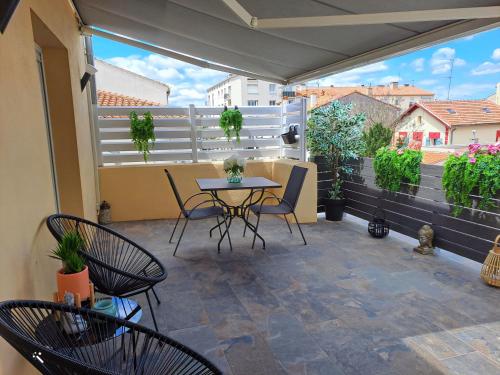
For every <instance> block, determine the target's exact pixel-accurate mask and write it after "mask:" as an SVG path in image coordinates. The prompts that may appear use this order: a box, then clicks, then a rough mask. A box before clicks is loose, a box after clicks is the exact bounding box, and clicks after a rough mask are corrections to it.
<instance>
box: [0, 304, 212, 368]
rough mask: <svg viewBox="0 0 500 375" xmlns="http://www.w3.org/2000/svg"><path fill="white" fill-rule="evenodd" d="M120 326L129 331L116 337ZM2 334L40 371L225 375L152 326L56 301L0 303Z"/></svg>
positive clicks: (122, 329)
mask: <svg viewBox="0 0 500 375" xmlns="http://www.w3.org/2000/svg"><path fill="white" fill-rule="evenodd" d="M68 327H70V328H68ZM117 330H118V331H119V332H124V331H125V332H126V333H125V334H121V335H117V334H115V332H117ZM0 336H2V337H3V338H4V339H5V340H6V341H7V342H8V343H9V344H11V345H12V346H13V347H14V348H15V349H16V350H17V351H18V352H19V353H20V354H21V355H22V356H23V357H24V358H26V360H28V361H29V362H30V363H31V364H32V365H33V366H35V367H36V368H37V369H38V370H39V371H40V372H41V373H42V374H50V375H59V374H61V375H62V374H68V375H69V374H108V375H111V374H116V375H118V374H124V375H132V374H142V375H149V374H162V375H163V374H176V375H194V374H196V375H211V374H222V372H221V371H220V370H218V369H217V368H216V367H215V366H214V365H213V364H212V363H211V362H210V361H208V360H207V359H205V358H203V357H202V356H201V355H199V354H197V353H195V352H194V351H192V350H191V349H189V348H187V347H185V346H184V345H182V344H180V343H178V342H177V341H175V340H172V339H170V338H168V337H166V336H164V335H161V334H159V333H157V332H155V331H153V330H150V329H148V328H145V327H143V326H140V325H137V324H134V323H130V322H128V321H126V320H122V319H118V318H114V317H111V316H108V315H104V314H101V313H97V312H94V311H92V310H89V309H84V308H82V309H78V308H76V307H70V306H68V305H61V304H56V303H52V302H44V301H7V302H3V303H0Z"/></svg>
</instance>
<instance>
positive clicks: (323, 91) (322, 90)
mask: <svg viewBox="0 0 500 375" xmlns="http://www.w3.org/2000/svg"><path fill="white" fill-rule="evenodd" d="M354 91H357V92H360V93H361V94H365V95H369V96H434V93H433V92H430V91H426V90H423V89H421V88H419V87H416V86H405V85H403V86H399V85H398V86H397V87H391V86H370V87H368V86H349V87H347V86H346V87H335V86H334V87H308V88H306V89H303V90H298V91H297V95H299V96H310V95H316V96H317V99H318V101H319V100H320V98H321V97H323V96H327V97H331V99H330V100H328V101H331V100H334V99H336V98H338V97H341V96H345V95H348V94H351V93H352V92H354Z"/></svg>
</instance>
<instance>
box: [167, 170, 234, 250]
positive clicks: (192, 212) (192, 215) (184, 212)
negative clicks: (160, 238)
mask: <svg viewBox="0 0 500 375" xmlns="http://www.w3.org/2000/svg"><path fill="white" fill-rule="evenodd" d="M164 171H165V175H166V176H167V179H168V180H169V183H170V187H171V188H172V190H173V191H174V195H175V198H176V200H177V204H178V205H179V209H180V212H179V216H177V220H176V222H175V225H174V229H173V230H172V234H171V235H170V238H169V240H168V242H169V243H172V239H173V238H174V234H175V231H176V229H177V226H178V224H179V221H180V219H181V217H184V225H183V226H182V229H181V234H180V236H179V239H178V240H177V244H176V246H175V249H174V253H173V256H175V255H176V254H177V250H178V248H179V245H180V243H181V241H182V238H183V236H184V231H185V230H186V227H187V224H188V222H189V221H190V220H204V219H209V218H212V217H215V218H216V219H217V226H216V227H218V228H219V233H220V236H221V240H220V241H219V243H218V244H217V251H218V253H220V244H221V242H222V240H223V238H224V236H225V235H226V233H227V238H228V241H229V248H230V249H231V251H232V250H233V245H232V243H231V236H230V235H229V230H228V224H227V216H228V215H229V214H228V212H229V208H228V207H226V206H223V205H222V203H221V201H220V200H217V199H216V198H215V197H214V196H213V195H212V194H211V193H209V192H201V193H197V194H194V195H191V196H190V197H189V198H187V199H186V200H185V201H182V199H181V197H180V195H179V193H178V190H177V186H176V185H175V181H174V179H173V177H172V174H171V173H170V172H169V171H168V170H167V169H165V170H164ZM201 195H209V196H210V198H211V199H206V200H204V201H202V202H200V203H198V204H196V205H195V206H193V207H192V208H190V209H186V205H187V203H188V202H189V201H190V200H191V199H193V198H195V197H198V196H201ZM207 203H212V207H220V208H221V210H220V211H219V210H214V211H213V212H212V213H207V214H206V215H202V216H196V210H197V209H198V210H199V209H200V206H202V205H205V204H207ZM203 208H206V207H201V209H203ZM221 218H222V221H220V219H221ZM222 224H224V226H225V228H226V230H225V232H224V233H222V230H221V225H222ZM214 228H215V227H214ZM210 237H212V231H210Z"/></svg>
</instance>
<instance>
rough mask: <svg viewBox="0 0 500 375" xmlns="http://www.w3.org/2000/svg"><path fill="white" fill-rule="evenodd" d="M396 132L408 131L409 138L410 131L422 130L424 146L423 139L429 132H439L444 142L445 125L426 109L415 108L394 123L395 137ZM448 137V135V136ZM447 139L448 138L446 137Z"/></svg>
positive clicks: (395, 135) (396, 135)
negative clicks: (419, 118) (396, 123)
mask: <svg viewBox="0 0 500 375" xmlns="http://www.w3.org/2000/svg"><path fill="white" fill-rule="evenodd" d="M419 116H421V118H422V120H421V123H419V122H418V117H419ZM398 132H408V136H409V137H410V139H411V136H412V134H411V133H412V132H423V133H424V134H423V136H424V142H423V145H424V146H425V139H426V138H428V137H429V132H439V133H441V140H442V142H443V145H444V144H445V134H446V127H445V126H444V125H443V123H442V122H440V121H438V120H437V119H436V118H435V117H434V116H432V115H430V114H429V113H428V112H427V111H424V110H423V109H421V108H417V109H416V110H414V111H413V112H412V113H410V114H409V115H408V116H405V117H404V118H403V119H402V121H401V122H400V123H399V124H398V125H396V129H395V132H394V137H395V139H397V137H398ZM448 137H449V136H448ZM448 141H449V139H448Z"/></svg>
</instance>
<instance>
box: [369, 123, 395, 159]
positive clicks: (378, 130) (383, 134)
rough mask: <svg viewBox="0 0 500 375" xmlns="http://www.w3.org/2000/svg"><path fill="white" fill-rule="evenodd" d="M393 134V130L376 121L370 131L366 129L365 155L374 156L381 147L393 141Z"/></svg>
mask: <svg viewBox="0 0 500 375" xmlns="http://www.w3.org/2000/svg"><path fill="white" fill-rule="evenodd" d="M392 135H393V131H392V130H391V129H389V128H386V127H384V126H383V125H382V124H381V123H376V124H375V125H373V126H372V127H371V128H370V129H368V131H364V132H363V141H364V142H365V145H366V148H365V156H368V157H370V158H372V157H374V156H375V153H376V152H377V150H378V149H379V148H381V147H384V146H388V145H389V144H390V143H391V140H392Z"/></svg>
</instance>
